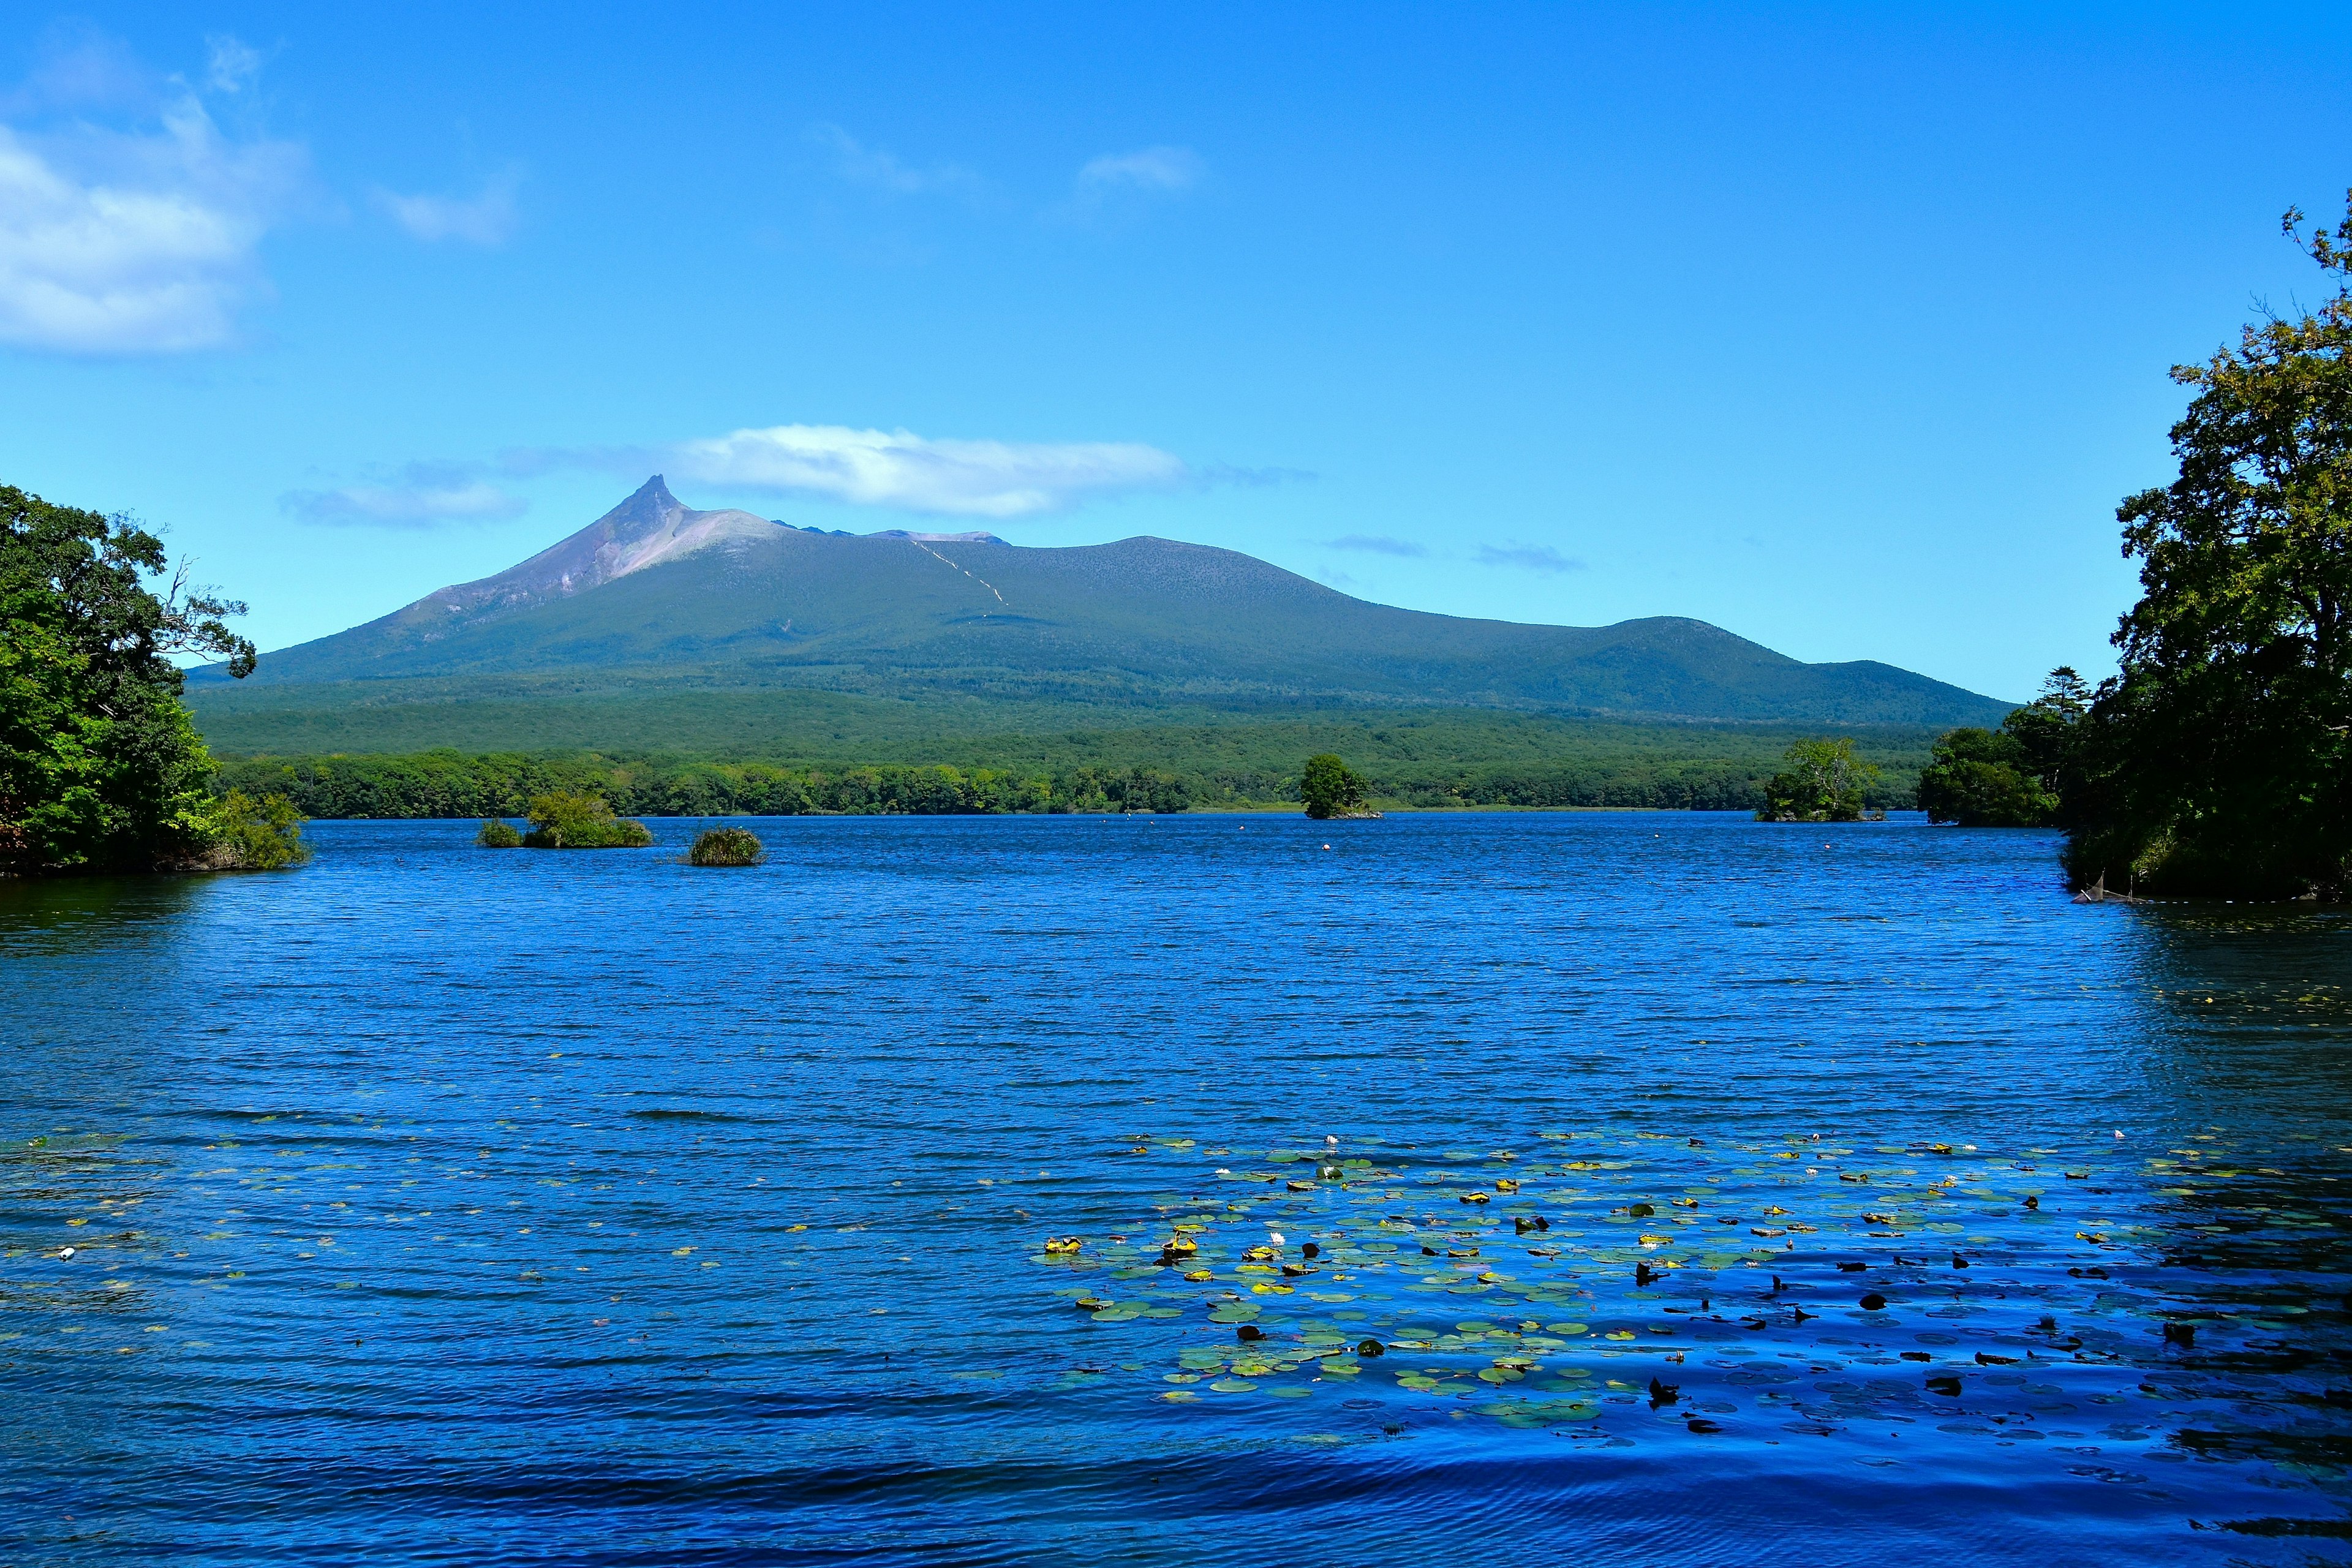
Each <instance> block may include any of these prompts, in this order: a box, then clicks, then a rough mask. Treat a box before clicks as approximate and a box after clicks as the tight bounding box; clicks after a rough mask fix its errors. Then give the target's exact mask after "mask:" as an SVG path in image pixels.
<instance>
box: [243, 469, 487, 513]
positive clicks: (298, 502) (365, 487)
mask: <svg viewBox="0 0 2352 1568" xmlns="http://www.w3.org/2000/svg"><path fill="white" fill-rule="evenodd" d="M278 506H279V507H280V508H281V509H282V510H285V511H286V512H287V513H288V515H289V516H292V517H295V518H299V519H300V520H301V521H304V522H309V523H317V524H319V525H320V526H323V527H330V528H408V529H427V528H441V527H445V526H447V525H449V524H452V523H469V522H498V521H504V520H505V519H508V518H510V517H520V516H521V515H522V514H523V513H524V512H525V511H527V510H530V502H529V501H527V500H523V499H522V498H521V497H520V496H517V495H511V494H509V493H508V492H507V491H505V490H502V489H499V487H498V486H496V485H494V484H492V483H490V482H489V481H488V479H484V478H482V477H481V475H480V473H479V472H478V470H476V469H473V468H467V467H466V466H464V465H460V464H449V463H411V464H409V465H408V466H407V467H406V468H402V469H400V470H399V471H398V472H397V473H396V474H394V475H393V476H391V477H390V478H388V479H384V480H383V481H382V482H379V483H374V484H359V485H346V486H343V487H341V488H340V489H327V490H289V491H287V492H286V493H285V494H284V495H282V496H279V497H278Z"/></svg>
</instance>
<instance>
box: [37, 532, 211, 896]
mask: <svg viewBox="0 0 2352 1568" xmlns="http://www.w3.org/2000/svg"><path fill="white" fill-rule="evenodd" d="M167 567H168V562H167V560H166V557H165V555H164V551H163V541H161V540H160V539H158V538H156V537H155V536H154V535H153V534H152V533H149V532H147V531H145V530H143V529H141V528H138V527H136V526H134V525H133V524H132V523H131V522H130V521H127V520H126V519H123V518H121V517H112V518H110V517H105V516H101V515H100V514H99V513H97V512H94V511H85V510H79V509H76V508H72V507H61V506H56V505H52V504H51V503H49V502H47V501H45V500H42V499H41V498H40V497H38V496H36V495H29V494H27V493H26V492H25V491H24V490H21V489H16V488H15V487H14V486H0V868H5V869H10V870H15V871H19V872H41V871H75V870H106V869H144V868H152V867H158V866H170V865H197V864H207V863H215V862H216V860H217V856H216V854H215V851H216V850H219V849H221V847H222V846H223V845H224V843H225V840H224V838H223V831H222V828H221V826H220V824H219V823H218V822H217V821H216V819H215V818H216V809H217V808H216V805H215V801H214V798H213V795H212V792H211V787H210V786H211V782H212V778H213V773H214V768H213V762H212V758H211V755H210V754H209V753H208V752H206V751H205V745H204V742H203V741H202V740H201V739H200V738H199V737H198V736H197V734H196V731H195V728H194V725H193V724H192V723H191V722H190V721H189V718H188V712H187V710H186V708H185V707H184V706H183V705H182V703H181V701H180V689H181V684H182V678H181V674H180V671H179V669H178V668H177V667H175V666H174V665H173V663H172V662H171V658H170V656H171V655H173V654H184V653H194V654H201V655H205V656H208V657H212V658H222V659H225V660H226V663H227V667H228V671H229V673H230V674H232V675H234V676H237V677H239V678H242V677H244V676H245V675H247V674H249V673H251V671H252V669H253V668H254V652H253V645H252V644H251V643H249V642H247V641H246V640H245V639H244V638H243V637H238V636H236V634H235V633H233V632H231V631H230V630H229V629H228V627H227V626H226V625H225V624H224V621H223V617H225V616H233V615H239V614H242V613H243V612H244V609H245V606H244V605H239V604H235V603H232V602H230V601H228V600H226V599H224V598H221V597H219V596H218V595H215V594H213V593H211V592H208V591H205V590H200V589H192V588H191V587H190V586H189V585H188V582H187V574H186V568H185V567H184V566H183V567H182V568H181V569H180V570H179V572H178V573H177V574H173V576H172V578H171V580H170V582H169V584H168V586H166V587H165V588H164V590H163V592H162V593H157V592H154V591H153V590H152V589H151V588H150V587H149V586H148V584H149V580H150V579H152V578H154V577H158V576H161V575H162V574H163V573H164V572H165V571H166V570H167ZM232 837H234V836H232ZM241 841H242V840H239V842H241ZM231 851H232V852H233V846H232V847H231Z"/></svg>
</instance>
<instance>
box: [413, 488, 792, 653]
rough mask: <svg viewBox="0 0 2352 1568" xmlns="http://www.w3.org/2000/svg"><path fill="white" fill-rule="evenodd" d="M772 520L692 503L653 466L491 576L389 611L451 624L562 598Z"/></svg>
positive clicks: (769, 525) (762, 530)
mask: <svg viewBox="0 0 2352 1568" xmlns="http://www.w3.org/2000/svg"><path fill="white" fill-rule="evenodd" d="M777 526H778V525H777V524H776V523H773V522H771V521H768V520H767V519H766V518H763V517H759V516H756V515H754V514H753V513H751V512H748V511H738V510H734V509H732V508H728V509H725V510H718V511H696V510H693V509H692V508H691V507H688V506H687V505H685V504H684V503H682V502H681V501H679V500H678V499H677V497H676V496H674V495H672V494H670V493H669V486H668V485H667V483H665V482H664V481H663V479H662V476H661V475H659V474H656V475H654V476H653V477H652V478H651V479H647V480H646V482H645V483H644V484H642V485H639V486H638V487H637V488H636V489H635V491H634V492H633V493H632V494H631V495H630V496H629V498H628V499H627V500H624V501H623V502H621V504H620V505H618V506H616V507H614V509H613V510H610V511H608V512H606V513H605V514H604V516H602V517H600V518H598V519H597V520H596V521H593V522H592V523H590V524H589V525H588V526H587V527H585V528H583V529H582V530H581V531H579V532H577V533H574V534H572V536H570V537H569V538H567V539H563V540H560V541H558V542H556V543H554V544H551V545H550V546H549V547H548V548H546V549H545V550H542V551H541V552H539V553H538V554H536V555H534V556H532V557H531V558H530V560H528V561H524V562H521V563H519V564H517V565H513V566H509V567H508V568H507V569H506V570H505V571H503V572H500V573H499V574H497V575H496V576H491V577H484V578H481V579H479V580H478V581H476V582H472V583H459V584H453V585H451V586H449V587H446V588H443V589H440V590H438V591H436V592H435V593H431V594H427V595H425V597H424V598H422V599H419V600H418V601H416V603H415V604H413V605H409V606H408V607H407V608H406V609H404V610H401V611H398V612H397V613H396V615H395V616H394V618H395V619H398V620H401V621H405V622H409V623H411V624H414V623H415V622H417V621H425V622H428V623H437V624H438V626H442V627H451V628H454V627H455V626H462V625H467V624H469V623H471V622H473V621H477V620H479V619H480V618H481V617H482V616H489V615H498V614H501V613H503V612H505V611H508V610H513V609H520V608H525V607H528V606H530V605H540V604H545V603H547V602H548V601H550V600H553V599H563V598H569V597H571V596H572V595H574V594H583V593H585V592H587V591H588V590H589V589H591V588H598V587H602V586H603V585H604V584H607V583H610V582H612V581H614V579H615V578H620V577H625V576H628V575H629V574H631V573H634V572H642V571H644V570H645V569H646V567H648V566H658V565H660V564H661V563H663V562H665V561H675V560H677V558H679V557H680V556H683V555H691V554H693V553H694V552H697V551H699V550H708V549H709V548H711V547H712V546H713V545H718V544H723V543H725V542H728V541H730V540H734V539H746V538H760V537H764V536H767V535H770V534H772V533H773V532H774V531H775V530H776V528H777ZM428 635H431V634H428Z"/></svg>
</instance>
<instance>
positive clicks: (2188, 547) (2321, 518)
mask: <svg viewBox="0 0 2352 1568" xmlns="http://www.w3.org/2000/svg"><path fill="white" fill-rule="evenodd" d="M2282 227H2283V228H2284V231H2285V233H2286V235H2287V237H2289V238H2290V239H2291V240H2293V241H2294V243H2295V244H2296V245H2297V246H2298V247H2300V248H2301V249H2302V250H2303V251H2304V252H2305V254H2306V255H2308V256H2309V257H2310V258H2311V259H2312V260H2313V261H2315V262H2316V263H2317V264H2318V265H2319V267H2320V268H2321V269H2322V273H2323V276H2324V277H2325V279H2326V283H2327V286H2328V288H2329V289H2330V292H2329V294H2328V295H2327V297H2326V298H2325V299H2323V300H2321V301H2320V302H2319V303H2318V304H2317V305H2316V306H2315V307H2313V308H2311V309H2309V310H2303V311H2300V312H2298V313H2294V314H2279V313H2276V312H2271V313H2268V314H2266V315H2265V316H2264V317H2263V319H2262V320H2261V321H2256V322H2254V323H2252V325H2249V326H2248V327H2246V328H2245V329H2244V330H2243V331H2242V332H2241V334H2240V336H2239V341H2238V342H2237V344H2236V345H2235V346H2234V347H2224V348H2222V349H2221V350H2220V351H2219V352H2217V353H2215V354H2214V355H2213V356H2212V357H2211V358H2210V360H2208V361H2206V362H2205V363H2202V364H2187V365H2179V366H2175V367H2174V369H2173V372H2172V376H2173V379H2174V380H2175V381H2178V382H2179V383H2180V384H2183V385H2186V386H2189V387H2193V388H2194V389H2195V391H2196V395H2195V396H2194V397H2193V398H2192V399H2191V400H2190V402H2189V408H2188V411H2187V412H2186V413H2185V414H2184V415H2183V416H2182V417H2181V419H2180V421H2179V424H2177V425H2175V426H2173V427H2172V449H2173V454H2174V456H2175V458H2177V459H2178V460H2179V477H2178V478H2177V479H2174V480H2173V481H2172V483H2170V484H2169V485H2166V486H2163V487H2161V488H2158V489H2147V490H2143V491H2141V492H2140V493H2138V494H2137V495H2135V496H2132V497H2130V498H2129V499H2127V500H2125V501H2124V503H2123V505H2122V506H2121V507H2120V508H2119V509H2118V510H2117V512H2116V516H2117V518H2118V520H2119V521H2121V522H2122V523H2123V525H2124V552H2125V553H2126V555H2127V556H2131V557H2134V558H2137V560H2138V562H2139V563H2140V573H2139V577H2140V588H2141V595H2140V600H2139V602H2138V603H2137V605H2134V606H2133V607H2132V609H2131V610H2130V612H2129V613H2128V614H2126V616H2124V617H2123V622H2122V625H2121V626H2119V627H2118V629H2117V631H2116V637H2115V642H2116V647H2117V648H2118V649H2119V650H2120V651H2121V656H2122V657H2121V661H2120V662H2121V669H2120V671H2119V673H2118V674H2117V675H2116V677H2115V678H2114V679H2111V680H2109V681H2108V682H2106V683H2105V685H2104V686H2103V687H2102V688H2101V689H2100V691H2099V693H2098V696H2097V699H2096V700H2095V701H2094V702H2093V703H2092V704H2091V707H2090V710H2089V712H2088V713H2087V714H2086V715H2085V718H2084V733H2083V735H2082V736H2081V737H2080V742H2079V744H2078V746H2077V748H2076V750H2077V752H2078V755H2079V758H2080V759H2081V761H2082V763H2083V766H2082V769H2081V771H2080V773H2079V774H2078V776H2077V777H2075V778H2074V780H2073V781H2072V783H2071V787H2070V788H2067V789H2066V790H2064V791H2063V793H2064V794H2065V795H2066V805H2065V815H2066V816H2067V818H2068V819H2069V823H2068V825H2069V826H2072V827H2074V829H2075V837H2074V845H2073V847H2072V849H2071V851H2070V864H2071V868H2072V869H2073V870H2074V874H2075V876H2076V877H2077V878H2078V879H2081V880H2084V881H2088V880H2090V879H2094V878H2096V877H2101V876H2104V877H2105V878H2106V879H2107V880H2108V881H2109V882H2110V883H2111V884H2114V883H2120V882H2122V881H2123V880H2125V879H2126V877H2128V878H2131V879H2135V880H2137V882H2139V883H2141V884H2143V885H2149V886H2154V887H2156V888H2157V889H2159V890H2170V891H2179V892H2213V893H2232V894H2247V895H2263V894H2270V895H2284V894H2294V893H2299V892H2312V891H2326V892H2329V893H2331V894H2332V893H2336V892H2341V891H2343V890H2345V889H2346V887H2347V872H2352V767H2347V763H2352V752H2347V731H2348V730H2352V354H2347V350H2352V195H2347V201H2346V216H2345V219H2344V221H2343V222H2342V223H2340V224H2338V225H2337V226H2336V228H2335V229H2334V230H2332V231H2330V230H2327V229H2325V228H2322V229H2319V230H2317V231H2315V232H2313V233H2310V234H2305V231H2304V217H2303V215H2302V214H2301V213H2300V212H2297V211H2294V210H2292V209H2290V210H2289V211H2288V213H2287V214H2286V216H2285V218H2284V222H2283V224H2282Z"/></svg>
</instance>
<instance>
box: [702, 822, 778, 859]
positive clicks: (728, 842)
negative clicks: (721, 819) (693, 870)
mask: <svg viewBox="0 0 2352 1568" xmlns="http://www.w3.org/2000/svg"><path fill="white" fill-rule="evenodd" d="M686 858H687V863H688V865H691V866H756V865H758V864H759V863H760V862H761V861H762V860H764V859H766V858H768V851H767V849H766V847H764V846H762V845H761V842H760V841H759V839H757V838H756V837H752V835H751V833H750V832H749V831H747V830H745V829H743V828H740V827H714V828H711V829H709V831H708V832H705V833H700V834H698V835H696V837H695V840H694V847H693V848H691V849H689V850H688V851H687V852H686Z"/></svg>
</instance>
